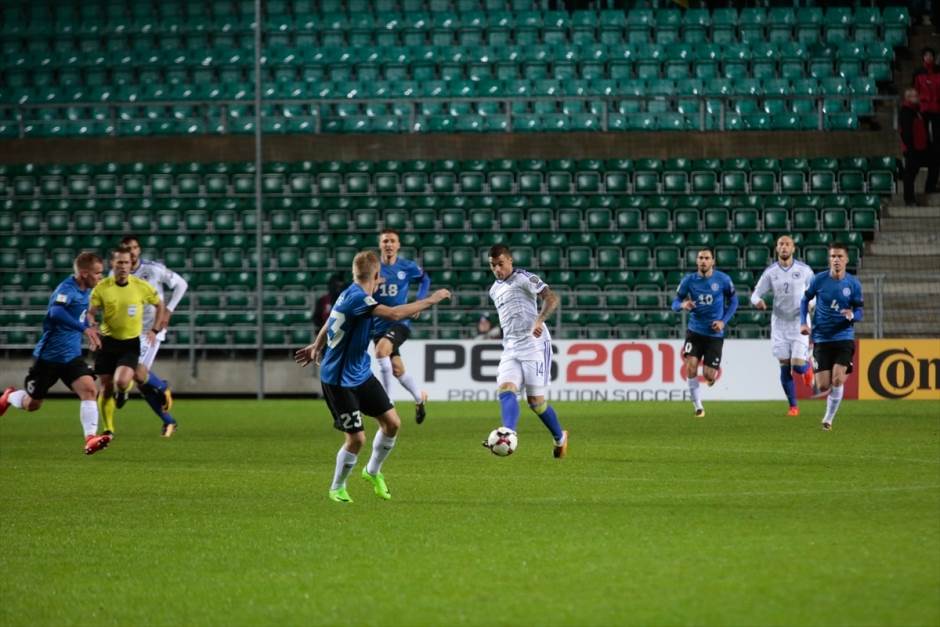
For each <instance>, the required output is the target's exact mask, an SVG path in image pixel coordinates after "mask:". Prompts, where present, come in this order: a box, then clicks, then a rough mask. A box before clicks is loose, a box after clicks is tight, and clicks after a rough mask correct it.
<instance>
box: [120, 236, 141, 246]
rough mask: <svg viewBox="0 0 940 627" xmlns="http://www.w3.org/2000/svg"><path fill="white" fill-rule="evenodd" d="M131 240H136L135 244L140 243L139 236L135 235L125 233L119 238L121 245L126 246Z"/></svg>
mask: <svg viewBox="0 0 940 627" xmlns="http://www.w3.org/2000/svg"><path fill="white" fill-rule="evenodd" d="M131 242H137V244H138V245H140V238H139V237H137V236H136V235H125V236H124V237H122V238H121V246H127V245H129V244H130V243H131Z"/></svg>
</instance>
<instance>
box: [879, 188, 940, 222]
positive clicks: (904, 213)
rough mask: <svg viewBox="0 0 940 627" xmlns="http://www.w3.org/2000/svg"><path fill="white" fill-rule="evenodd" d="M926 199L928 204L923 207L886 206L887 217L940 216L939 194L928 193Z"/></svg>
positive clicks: (931, 217)
mask: <svg viewBox="0 0 940 627" xmlns="http://www.w3.org/2000/svg"><path fill="white" fill-rule="evenodd" d="M925 200H926V201H928V202H929V203H931V204H930V205H927V206H923V207H901V206H892V207H888V217H890V218H930V219H936V218H940V194H929V195H928V196H927V198H925Z"/></svg>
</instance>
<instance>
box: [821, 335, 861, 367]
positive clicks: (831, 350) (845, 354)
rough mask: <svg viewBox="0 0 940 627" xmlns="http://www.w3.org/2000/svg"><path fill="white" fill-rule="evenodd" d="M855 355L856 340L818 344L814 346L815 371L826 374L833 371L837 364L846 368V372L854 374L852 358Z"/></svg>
mask: <svg viewBox="0 0 940 627" xmlns="http://www.w3.org/2000/svg"><path fill="white" fill-rule="evenodd" d="M854 355H855V340H839V341H838V342H822V343H820V342H816V343H815V344H813V370H815V371H816V372H825V371H826V370H832V367H833V366H834V365H835V364H839V365H840V366H845V367H846V372H847V373H851V372H852V357H853V356H854Z"/></svg>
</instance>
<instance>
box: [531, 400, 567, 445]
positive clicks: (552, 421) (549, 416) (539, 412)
mask: <svg viewBox="0 0 940 627" xmlns="http://www.w3.org/2000/svg"><path fill="white" fill-rule="evenodd" d="M529 407H531V408H532V411H534V412H535V415H536V416H538V417H539V419H540V420H541V421H542V424H544V425H545V426H546V427H547V428H548V430H549V431H551V432H552V437H553V438H554V439H555V442H561V440H562V439H563V438H564V434H563V433H562V429H561V424H559V422H558V414H556V413H555V408H554V407H552V406H551V405H549V404H548V402H543V403H542V404H541V405H529Z"/></svg>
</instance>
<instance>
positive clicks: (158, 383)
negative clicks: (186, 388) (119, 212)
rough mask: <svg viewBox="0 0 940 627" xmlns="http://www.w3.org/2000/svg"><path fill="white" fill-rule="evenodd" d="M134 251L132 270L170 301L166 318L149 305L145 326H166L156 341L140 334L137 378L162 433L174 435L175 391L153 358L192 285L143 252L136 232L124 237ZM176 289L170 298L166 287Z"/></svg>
mask: <svg viewBox="0 0 940 627" xmlns="http://www.w3.org/2000/svg"><path fill="white" fill-rule="evenodd" d="M121 245H122V246H126V247H127V248H128V249H129V250H130V252H131V274H133V275H134V276H136V277H137V278H139V279H143V280H144V281H146V282H147V283H149V284H150V285H152V286H153V287H154V289H156V290H157V294H159V295H160V298H161V299H162V300H163V302H164V303H166V314H165V320H156V319H155V316H156V308H154V307H152V306H150V305H148V306H147V307H146V308H145V309H144V329H156V328H161V329H163V330H162V331H161V332H160V333H158V334H157V335H156V338H155V339H154V340H153V341H150V340H148V339H147V334H146V333H144V334H141V336H140V362H139V364H138V366H137V372H136V373H135V376H134V380H135V381H137V383H138V386H139V387H140V392H141V394H142V395H143V397H144V399H145V400H146V401H147V404H148V405H150V408H151V409H152V410H153V412H154V413H155V414H156V415H157V416H159V417H160V420H162V421H163V429H162V432H161V434H162V435H163V437H167V438H168V437H170V436H172V435H173V433H174V432H175V431H176V428H177V424H176V420H175V419H174V418H173V416H172V415H170V408H171V407H172V406H173V395H172V392H171V391H170V388H169V386H168V385H167V383H166V381H164V380H162V379H161V378H160V377H158V376H157V375H156V374H154V372H153V371H152V370H151V368H152V367H153V361H154V359H156V357H157V351H159V350H160V344H161V342H163V340H165V339H166V328H167V326H168V325H169V322H170V316H171V315H172V314H173V310H174V309H176V306H177V305H179V303H180V301H181V300H182V299H183V296H184V295H185V294H186V290H187V289H188V287H189V285H188V284H187V283H186V279H184V278H183V277H181V276H180V275H178V274H177V273H175V272H173V271H172V270H170V269H169V268H167V267H166V266H165V265H163V264H162V263H159V262H157V261H153V260H150V259H145V258H143V257H141V256H140V253H141V249H140V240H139V239H138V238H137V236H136V235H126V236H125V237H124V238H123V239H122V240H121ZM167 289H169V290H172V292H173V295H172V296H171V297H170V298H169V300H167V298H166V296H165V290H167Z"/></svg>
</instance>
